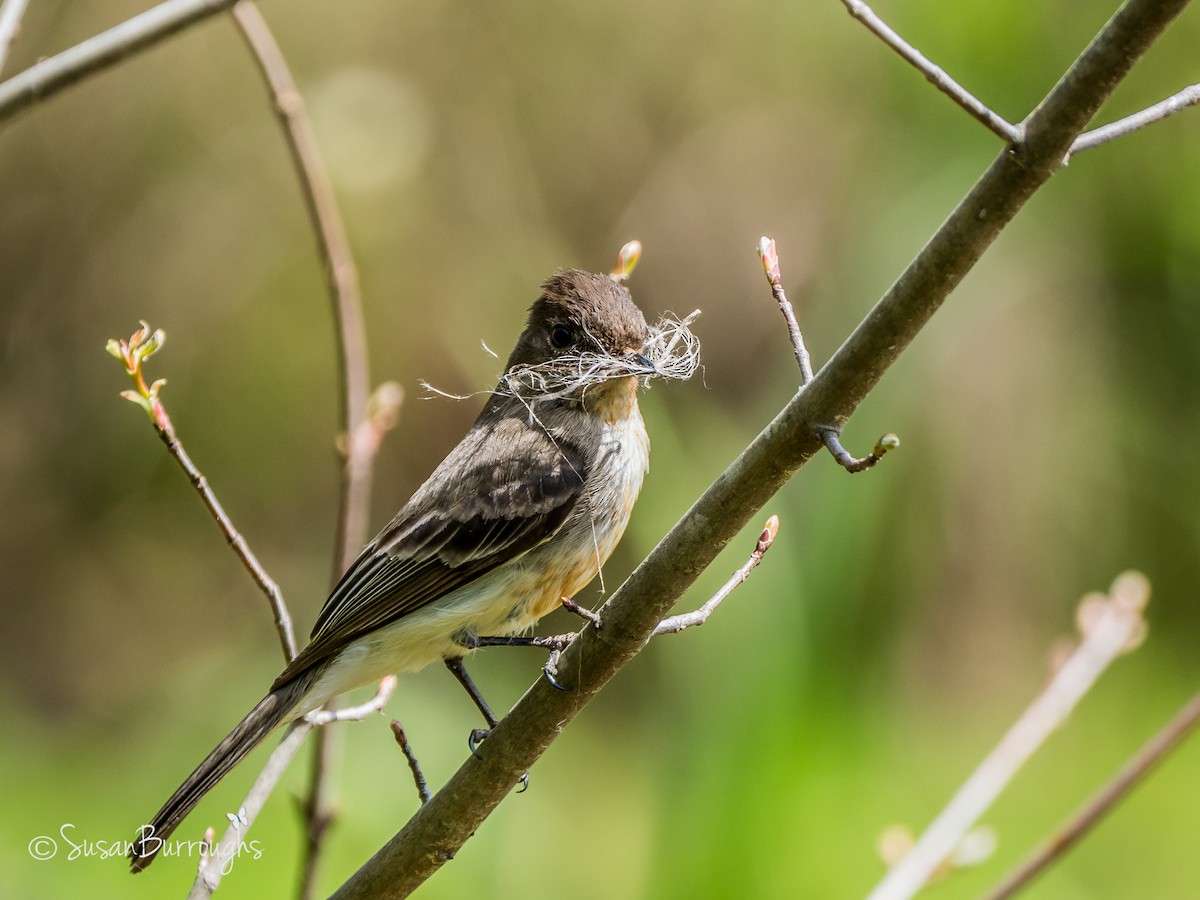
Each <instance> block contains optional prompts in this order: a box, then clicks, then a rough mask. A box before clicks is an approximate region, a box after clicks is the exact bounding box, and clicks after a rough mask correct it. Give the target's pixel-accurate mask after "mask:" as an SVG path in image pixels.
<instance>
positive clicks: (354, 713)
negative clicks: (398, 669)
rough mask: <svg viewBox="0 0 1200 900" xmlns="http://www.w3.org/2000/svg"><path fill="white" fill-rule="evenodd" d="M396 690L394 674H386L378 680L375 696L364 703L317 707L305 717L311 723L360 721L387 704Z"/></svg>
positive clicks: (326, 723) (324, 723)
mask: <svg viewBox="0 0 1200 900" xmlns="http://www.w3.org/2000/svg"><path fill="white" fill-rule="evenodd" d="M395 690H396V676H395V675H388V676H387V677H385V678H384V679H383V680H381V681H380V682H379V688H378V690H376V691H375V696H374V697H372V698H371V699H370V700H368V701H367V702H366V703H360V704H358V706H346V707H343V708H342V709H318V710H315V711H314V712H310V713H309V714H308V715H307V716H305V718H306V719H308V721H309V724H311V725H328V724H329V723H330V722H361V721H362V720H363V719H365V718H366V717H367V716H369V715H370V714H371V713H376V712H379V711H380V710H382V709H383V708H384V707H385V706H387V702H388V701H389V700H391V699H392V694H393V693H394V692H395Z"/></svg>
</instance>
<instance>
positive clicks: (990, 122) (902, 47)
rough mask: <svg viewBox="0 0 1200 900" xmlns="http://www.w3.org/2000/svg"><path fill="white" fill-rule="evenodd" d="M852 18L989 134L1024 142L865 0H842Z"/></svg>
mask: <svg viewBox="0 0 1200 900" xmlns="http://www.w3.org/2000/svg"><path fill="white" fill-rule="evenodd" d="M842 5H843V6H845V7H846V9H847V11H849V13H850V15H852V16H853V17H854V18H856V19H858V21H860V22H862V24H863V25H865V26H866V27H867V29H868V30H870V31H871V33H872V34H874V35H875V36H876V37H878V38H879V39H880V40H881V41H883V42H884V43H885V44H887V45H888V46H889V47H891V48H892V49H893V50H895V51H896V52H897V53H898V54H900V56H901V57H903V59H904V60H905V62H907V63H908V64H909V65H911V66H913V67H914V68H915V69H916V70H917V71H919V72H920V73H921V74H922V75H924V76H925V80H926V81H928V82H929V83H930V84H932V85H933V86H934V87H936V88H937V89H938V90H939V91H941V92H942V93H943V94H945V95H946V96H947V97H949V98H950V99H951V100H953V101H954V102H955V103H957V104H958V105H959V106H961V107H962V108H963V109H965V110H966V111H967V112H968V113H970V114H971V116H972V117H973V118H974V119H975V120H976V121H978V122H980V123H981V124H982V125H983V126H984V127H985V128H987V129H988V131H990V132H992V133H993V134H995V135H996V136H997V137H1000V138H1002V139H1003V140H1004V141H1006V142H1007V143H1010V144H1014V143H1017V142H1018V141H1020V140H1021V137H1022V135H1021V128H1020V127H1019V126H1017V125H1013V124H1012V123H1011V122H1008V121H1007V120H1005V119H1004V118H1002V117H1000V116H998V115H996V113H994V112H992V111H991V110H990V109H988V107H987V106H985V105H984V104H983V102H982V101H980V100H978V99H977V98H976V97H974V96H973V95H972V94H971V93H970V92H969V91H968V90H967V89H966V88H964V87H963V86H962V85H961V84H959V83H958V82H957V81H955V80H954V79H953V78H951V77H950V76H949V75H947V74H946V72H945V70H944V69H942V68H941V67H940V66H937V65H935V64H934V63H933V62H931V61H930V60H929V58H928V57H926V56H925V55H924V54H923V53H921V51H920V50H918V49H917V48H916V47H914V46H912V44H910V43H908V42H907V41H906V40H904V38H902V37H900V35H898V34H897V33H896V32H895V31H893V30H892V29H891V28H890V27H889V26H888V24H887V23H886V22H884V21H883V19H881V18H879V16H877V15H876V14H875V12H874V11H873V10H872V9H871V7H869V6H867V4H865V3H863V2H862V0H842Z"/></svg>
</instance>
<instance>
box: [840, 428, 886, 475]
mask: <svg viewBox="0 0 1200 900" xmlns="http://www.w3.org/2000/svg"><path fill="white" fill-rule="evenodd" d="M821 441H822V442H823V443H824V444H825V447H826V449H827V450H829V452H830V453H832V454H833V458H834V459H835V460H836V461H837V464H838V465H839V466H841V467H842V468H843V469H845V470H846V471H847V472H849V473H850V474H851V475H853V474H855V473H856V472H865V471H866V470H867V469H869V468H871V467H872V466H873V465H875V464H876V463H877V462H879V461H880V460H881V459H883V455H884V454H885V453H887V452H888V451H889V450H895V449H896V448H897V447H899V446H900V438H898V437H896V435H894V434H892V433H891V432H890V431H889V432H888V433H887V434H885V435H884V436H883V437H881V438H880V439H879V440H878V441H876V442H875V449H874V450H872V451H871V452H870V453H868V454H867V455H866V456H861V457H860V456H852V455H851V454H850V451H849V450H847V449H846V448H845V447H843V446H842V441H841V438H839V437H838V433H837V432H836V431H834V430H832V429H824V430H822V431H821Z"/></svg>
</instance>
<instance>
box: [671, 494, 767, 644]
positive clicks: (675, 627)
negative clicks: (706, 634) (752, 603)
mask: <svg viewBox="0 0 1200 900" xmlns="http://www.w3.org/2000/svg"><path fill="white" fill-rule="evenodd" d="M778 534H779V516H771V518H769V519H767V524H766V525H764V526H763V530H762V533H760V534H759V536H758V542H757V543H756V544H755V545H754V552H752V553H751V554H750V558H749V559H748V560H746V562H745V563H744V564H743V565H742V567H741V568H740V569H738V570H737V571H736V572H734V573H733V574H732V575H730V576H729V580H728V581H726V582H725V583H724V584H723V585H721V588H720V590H718V591H717V592H716V593H715V594H713V595H712V596H711V597H710V598H709V599H708V600H707V601H706V602H705V603H704V605H703V606H701V607H700V608H699V609H695V610H692V612H690V613H681V614H679V615H677V616H671V617H670V618H668V619H663V620H662V621H661V622H659V623H658V625H657V627H655V629H654V632H653V637H658V636H659V635H660V634H678V633H679V632H681V631H683V630H684V629H685V628H691V627H693V626H695V625H703V624H704V623H705V622H707V621H708V617H709V616H711V615H712V614H713V611H714V610H715V609H716V608H717V607H718V606H720V605H721V604H722V603H724V602H725V598H726V597H728V596H729V595H730V594H732V593H733V591H734V589H735V588H736V587H737V586H738V585H739V584H741V583H742V582H743V581H745V580H746V579H747V578H749V577H750V573H751V572H753V571H754V569H755V567H757V566H758V564H759V563H760V562H762V558H763V554H764V553H766V552H767V551H768V550H770V549H771V545H772V544H773V543H775V536H776V535H778Z"/></svg>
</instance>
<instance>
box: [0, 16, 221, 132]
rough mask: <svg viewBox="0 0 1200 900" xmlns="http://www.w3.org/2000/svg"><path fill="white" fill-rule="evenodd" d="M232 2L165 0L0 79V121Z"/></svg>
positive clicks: (205, 17)
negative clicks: (7, 77)
mask: <svg viewBox="0 0 1200 900" xmlns="http://www.w3.org/2000/svg"><path fill="white" fill-rule="evenodd" d="M235 2H236V0H166V2H165V3H160V4H159V5H158V6H155V7H153V8H152V9H148V10H146V12H144V13H142V14H141V15H137V16H134V17H133V18H132V19H128V20H127V21H125V22H122V23H121V24H120V25H117V26H115V27H113V28H110V29H109V30H108V31H104V32H101V33H100V34H98V35H96V36H95V37H91V38H88V39H87V40H86V41H84V42H83V43H82V44H77V45H75V46H74V47H72V48H70V49H69V50H64V51H63V52H62V53H59V54H58V55H57V56H52V57H50V58H49V59H45V60H42V61H41V62H39V63H38V64H37V65H34V66H30V67H29V68H28V69H26V70H25V71H23V72H19V73H18V74H16V75H14V76H13V77H12V78H10V79H8V80H7V81H4V82H0V122H3V121H4V120H5V119H8V118H11V117H12V116H14V115H16V114H17V113H19V112H21V111H22V110H24V109H26V108H28V107H30V106H32V105H33V104H35V103H38V102H39V101H41V100H44V99H46V98H47V97H51V96H53V95H54V94H57V93H58V92H59V91H61V90H62V89H63V88H66V87H70V86H71V85H73V84H75V83H76V82H78V81H82V80H83V79H84V78H87V77H88V76H90V75H94V74H96V73H97V72H102V71H104V70H105V69H107V68H109V67H110V66H114V65H116V64H117V63H119V62H120V61H121V60H123V59H125V58H126V57H128V56H132V55H133V54H134V53H137V52H138V51H140V50H145V49H147V48H149V47H153V46H154V45H155V44H157V43H158V42H159V41H161V40H163V39H164V38H168V37H170V36H171V35H173V34H175V33H176V32H179V31H182V30H183V29H184V28H187V27H188V26H189V25H193V24H195V23H196V22H199V21H201V20H203V19H207V18H208V17H209V16H212V15H216V14H217V13H219V12H223V11H224V10H226V9H228V8H229V7H231V6H233V4H234V3H235Z"/></svg>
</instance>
